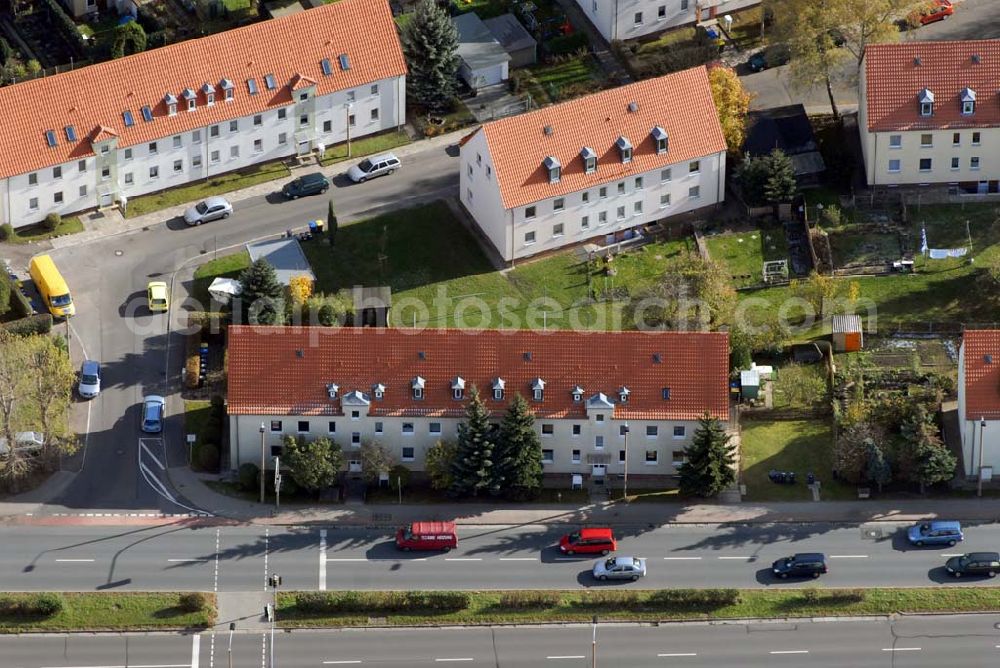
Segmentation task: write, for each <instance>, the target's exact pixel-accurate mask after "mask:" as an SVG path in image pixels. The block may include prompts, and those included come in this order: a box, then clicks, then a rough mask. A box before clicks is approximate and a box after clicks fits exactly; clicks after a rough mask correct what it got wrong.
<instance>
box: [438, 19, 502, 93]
mask: <svg viewBox="0 0 1000 668" xmlns="http://www.w3.org/2000/svg"><path fill="white" fill-rule="evenodd" d="M452 22H453V23H454V24H455V28H456V29H457V30H458V57H459V58H460V59H461V62H460V63H459V66H458V75H459V76H460V77H462V79H463V80H464V81H465V83H467V84H469V88H471V89H472V90H479V89H480V88H485V87H486V86H495V85H497V84H499V83H503V82H504V81H506V80H507V77H508V75H509V72H508V67H509V65H510V54H508V53H507V51H506V50H505V49H504V48H503V46H502V45H501V44H500V42H499V41H497V38H496V37H494V36H493V33H491V32H490V29H489V28H487V27H486V24H485V23H483V22H482V20H481V19H480V18H479V17H478V16H477V15H476V13H475V12H467V13H465V14H460V15H458V16H456V17H455V18H453V19H452Z"/></svg>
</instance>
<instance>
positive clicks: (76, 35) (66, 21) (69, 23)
mask: <svg viewBox="0 0 1000 668" xmlns="http://www.w3.org/2000/svg"><path fill="white" fill-rule="evenodd" d="M44 5H45V8H46V9H47V10H48V14H49V19H50V20H51V21H52V23H54V24H55V27H56V29H57V30H58V31H59V32H60V33H62V36H63V38H64V39H65V40H66V41H67V42H68V43H69V46H70V48H71V49H73V50H74V51H76V52H77V53H78V54H82V53H83V52H84V51H86V43H85V42H84V41H83V35H82V34H81V33H80V30H79V29H78V28H77V27H76V23H74V22H73V19H71V18H70V17H69V14H67V13H66V12H65V11H63V8H62V7H60V6H59V3H58V2H56V0H45V2H44Z"/></svg>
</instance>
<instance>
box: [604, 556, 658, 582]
mask: <svg viewBox="0 0 1000 668" xmlns="http://www.w3.org/2000/svg"><path fill="white" fill-rule="evenodd" d="M645 575H646V560H645V559H640V558H639V557H611V558H610V559H601V560H600V561H598V562H597V563H596V564H594V579H595V580H602V581H603V580H632V581H635V580H638V579H639V578H641V577H643V576H645Z"/></svg>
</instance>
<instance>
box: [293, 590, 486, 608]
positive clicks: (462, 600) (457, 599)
mask: <svg viewBox="0 0 1000 668" xmlns="http://www.w3.org/2000/svg"><path fill="white" fill-rule="evenodd" d="M295 607H296V608H298V609H299V611H300V612H308V613H317V614H392V613H411V614H412V613H418V612H455V611H458V610H465V609H466V608H468V607H469V595H468V594H467V593H465V592H461V591H372V592H358V591H345V592H299V593H298V594H296V595H295Z"/></svg>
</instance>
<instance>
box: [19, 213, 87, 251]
mask: <svg viewBox="0 0 1000 668" xmlns="http://www.w3.org/2000/svg"><path fill="white" fill-rule="evenodd" d="M77 232H83V223H82V222H81V221H80V219H79V218H78V217H77V216H67V217H65V218H63V219H62V220H61V221H59V225H57V226H56V229H54V230H47V229H45V227H44V226H43V225H41V224H38V225H31V226H29V227H22V228H19V229H17V230H14V237H13V238H11V239H8V241H9V242H10V243H12V244H26V243H29V242H33V241H44V240H45V239H52V238H54V237H62V236H65V235H67V234H76V233H77Z"/></svg>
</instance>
